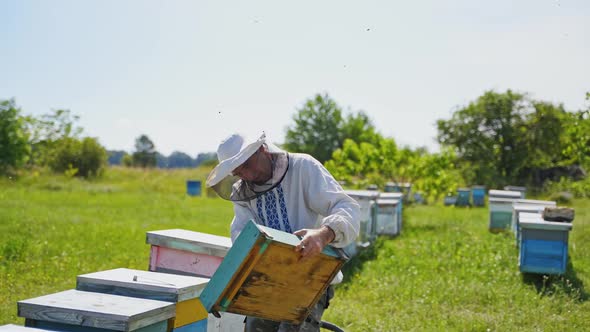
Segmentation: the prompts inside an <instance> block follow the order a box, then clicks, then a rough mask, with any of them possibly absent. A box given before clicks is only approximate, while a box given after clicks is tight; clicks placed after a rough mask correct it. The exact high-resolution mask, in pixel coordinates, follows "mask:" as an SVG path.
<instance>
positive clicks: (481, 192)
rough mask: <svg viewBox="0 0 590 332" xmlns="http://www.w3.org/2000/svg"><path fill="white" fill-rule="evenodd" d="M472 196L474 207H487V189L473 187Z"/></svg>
mask: <svg viewBox="0 0 590 332" xmlns="http://www.w3.org/2000/svg"><path fill="white" fill-rule="evenodd" d="M471 196H472V197H473V206H485V205H486V203H485V197H486V187H484V186H473V187H471Z"/></svg>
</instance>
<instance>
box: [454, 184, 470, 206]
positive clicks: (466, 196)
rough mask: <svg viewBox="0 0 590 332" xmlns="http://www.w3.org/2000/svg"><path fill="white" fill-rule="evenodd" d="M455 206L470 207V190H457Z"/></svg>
mask: <svg viewBox="0 0 590 332" xmlns="http://www.w3.org/2000/svg"><path fill="white" fill-rule="evenodd" d="M455 206H471V188H459V189H457V201H456V202H455Z"/></svg>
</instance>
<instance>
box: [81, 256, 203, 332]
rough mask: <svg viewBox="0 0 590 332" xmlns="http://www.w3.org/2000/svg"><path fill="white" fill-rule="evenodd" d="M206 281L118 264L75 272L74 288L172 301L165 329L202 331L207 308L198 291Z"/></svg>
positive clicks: (201, 289)
mask: <svg viewBox="0 0 590 332" xmlns="http://www.w3.org/2000/svg"><path fill="white" fill-rule="evenodd" d="M208 282H209V279H206V278H199V277H190V276H183V275H175V274H168V273H159V272H149V271H140V270H131V269H124V268H121V269H114V270H107V271H101V272H95V273H89V274H83V275H79V276H78V278H77V282H76V289H77V290H81V291H88V292H98V293H106V294H114V295H123V296H130V297H137V298H142V299H151V300H158V301H166V302H173V303H175V304H176V305H175V315H174V318H171V319H170V320H169V322H168V327H169V329H171V330H172V331H181V330H182V329H181V328H185V329H190V330H192V331H206V330H207V310H205V308H204V307H203V305H202V304H201V301H200V300H199V295H201V292H202V291H203V289H205V286H206V285H207V283H208Z"/></svg>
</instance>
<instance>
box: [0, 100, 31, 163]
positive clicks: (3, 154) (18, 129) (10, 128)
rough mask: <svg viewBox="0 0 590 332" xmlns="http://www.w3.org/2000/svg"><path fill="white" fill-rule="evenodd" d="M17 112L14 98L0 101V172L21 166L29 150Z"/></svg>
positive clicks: (23, 125) (22, 124) (26, 137)
mask: <svg viewBox="0 0 590 332" xmlns="http://www.w3.org/2000/svg"><path fill="white" fill-rule="evenodd" d="M19 113H20V109H19V108H17V107H16V105H15V104H14V100H8V101H0V174H3V173H6V172H9V171H11V170H13V169H16V168H19V167H21V166H22V165H23V164H24V163H25V162H26V160H27V156H28V154H29V151H30V147H29V145H28V144H27V140H28V136H27V134H26V131H25V124H24V121H23V118H22V117H21V116H20V115H19Z"/></svg>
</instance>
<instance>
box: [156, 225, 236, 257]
mask: <svg viewBox="0 0 590 332" xmlns="http://www.w3.org/2000/svg"><path fill="white" fill-rule="evenodd" d="M146 242H147V243H149V244H151V245H156V246H159V247H166V248H173V249H178V250H185V251H190V252H194V253H200V254H207V255H211V256H218V257H225V255H226V254H227V251H228V250H229V248H231V245H232V243H231V239H230V238H229V237H224V236H217V235H211V234H205V233H200V232H193V231H188V230H184V229H168V230H161V231H152V232H147V236H146Z"/></svg>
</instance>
